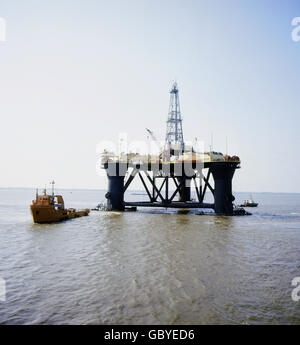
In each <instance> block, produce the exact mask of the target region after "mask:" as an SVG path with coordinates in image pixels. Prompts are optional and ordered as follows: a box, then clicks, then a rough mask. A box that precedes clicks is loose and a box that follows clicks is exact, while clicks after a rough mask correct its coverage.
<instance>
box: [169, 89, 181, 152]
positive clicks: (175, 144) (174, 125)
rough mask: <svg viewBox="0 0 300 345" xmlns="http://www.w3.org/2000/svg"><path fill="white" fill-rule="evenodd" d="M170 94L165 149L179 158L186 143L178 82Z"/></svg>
mask: <svg viewBox="0 0 300 345" xmlns="http://www.w3.org/2000/svg"><path fill="white" fill-rule="evenodd" d="M170 94H171V96H170V105H169V114H168V120H167V133H166V143H165V148H166V151H167V152H168V153H169V154H171V155H175V156H179V155H180V154H181V153H182V152H183V151H184V141H183V131H182V118H181V112H180V103H179V91H178V87H177V83H176V82H175V83H174V84H173V87H172V89H171V91H170Z"/></svg>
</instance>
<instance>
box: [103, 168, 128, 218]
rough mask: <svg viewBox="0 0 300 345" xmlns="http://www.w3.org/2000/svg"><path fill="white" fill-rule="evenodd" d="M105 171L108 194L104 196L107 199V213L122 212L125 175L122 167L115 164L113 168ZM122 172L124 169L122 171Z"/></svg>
mask: <svg viewBox="0 0 300 345" xmlns="http://www.w3.org/2000/svg"><path fill="white" fill-rule="evenodd" d="M109 168H111V169H107V170H106V173H107V178H108V192H107V193H106V194H105V197H106V199H107V209H108V210H109V211H124V210H125V206H124V178H125V174H124V172H123V171H121V170H122V167H120V166H119V164H116V166H115V167H109ZM123 170H124V169H123Z"/></svg>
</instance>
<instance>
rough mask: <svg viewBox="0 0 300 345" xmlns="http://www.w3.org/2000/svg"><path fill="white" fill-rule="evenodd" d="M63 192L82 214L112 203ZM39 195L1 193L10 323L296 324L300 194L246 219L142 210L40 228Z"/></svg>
mask: <svg viewBox="0 0 300 345" xmlns="http://www.w3.org/2000/svg"><path fill="white" fill-rule="evenodd" d="M62 192H63V195H64V198H65V202H66V205H67V207H76V208H85V207H93V206H95V205H96V204H97V203H98V202H100V201H103V200H104V194H105V191H90V190H89V191H83V190H81V191H78V190H74V191H72V192H71V191H70V190H65V191H62ZM34 194H35V192H34V190H30V189H23V190H22V189H0V277H2V278H3V279H5V281H6V290H7V292H6V301H5V302H1V301H0V323H2V324H212V323H213V324H261V323H264V324H300V301H299V302H294V301H293V300H292V298H291V292H292V289H293V287H292V286H291V281H292V279H293V278H294V277H297V276H300V195H299V194H253V198H254V200H255V201H257V202H259V203H260V205H259V207H258V208H257V209H252V211H253V212H254V213H253V215H252V216H247V217H220V216H219V217H216V216H214V215H198V214H196V213H197V212H195V211H193V214H181V213H178V212H176V210H172V211H169V212H167V211H165V210H160V211H159V210H154V211H151V210H149V209H144V210H142V209H141V210H139V211H138V212H125V213H121V212H120V213H119V212H92V213H91V214H90V216H89V217H83V218H79V219H74V220H71V221H67V222H63V223H59V224H52V225H37V224H33V223H32V220H31V215H30V212H29V204H30V202H31V200H32V199H33V198H34ZM248 197H249V195H248V194H236V198H237V201H239V202H242V201H243V200H244V199H246V198H248ZM137 198H139V199H143V196H141V195H129V197H128V198H127V199H128V200H130V199H131V200H135V199H137ZM144 198H145V197H144Z"/></svg>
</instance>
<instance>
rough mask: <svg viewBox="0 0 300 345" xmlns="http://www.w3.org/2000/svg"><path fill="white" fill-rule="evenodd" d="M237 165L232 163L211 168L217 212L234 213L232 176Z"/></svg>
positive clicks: (229, 214)
mask: <svg viewBox="0 0 300 345" xmlns="http://www.w3.org/2000/svg"><path fill="white" fill-rule="evenodd" d="M235 169H236V167H235V166H231V165H226V166H225V165H224V164H223V165H222V164H220V165H215V166H213V167H211V168H210V170H211V173H212V175H213V178H214V181H215V188H214V199H215V207H214V209H215V213H216V214H223V215H228V216H231V215H233V201H234V196H233V195H232V178H233V175H234V172H235Z"/></svg>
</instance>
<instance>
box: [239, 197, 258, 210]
mask: <svg viewBox="0 0 300 345" xmlns="http://www.w3.org/2000/svg"><path fill="white" fill-rule="evenodd" d="M257 206H258V203H257V202H254V201H253V199H252V195H251V196H250V199H249V200H245V201H244V202H243V204H241V205H240V207H257Z"/></svg>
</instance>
